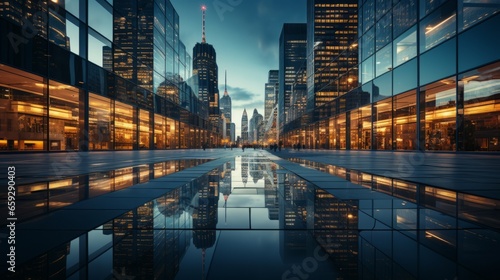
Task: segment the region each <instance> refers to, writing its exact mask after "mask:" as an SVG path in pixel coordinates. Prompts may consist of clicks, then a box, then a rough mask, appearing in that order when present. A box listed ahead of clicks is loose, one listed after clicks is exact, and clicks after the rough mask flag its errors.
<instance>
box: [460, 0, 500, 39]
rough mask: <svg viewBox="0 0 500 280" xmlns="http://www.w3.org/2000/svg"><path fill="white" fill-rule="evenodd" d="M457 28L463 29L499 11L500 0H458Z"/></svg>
mask: <svg viewBox="0 0 500 280" xmlns="http://www.w3.org/2000/svg"><path fill="white" fill-rule="evenodd" d="M458 6H459V7H460V8H459V11H458V12H459V18H460V20H459V22H458V30H459V31H462V30H465V29H467V28H469V27H471V26H473V25H475V24H477V23H479V22H481V21H483V20H485V19H487V18H488V17H490V16H492V15H494V14H497V13H498V12H500V0H487V1H484V0H459V1H458Z"/></svg>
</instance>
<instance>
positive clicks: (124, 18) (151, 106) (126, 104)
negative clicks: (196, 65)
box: [0, 0, 218, 151]
mask: <svg viewBox="0 0 500 280" xmlns="http://www.w3.org/2000/svg"><path fill="white" fill-rule="evenodd" d="M34 15H36V17H38V18H39V19H40V20H37V21H35V24H34V25H33V27H34V29H33V30H32V32H26V31H25V28H26V26H24V25H23V24H24V23H23V22H27V21H29V20H30V19H32V18H33V16H34ZM28 17H30V18H28ZM44 19H46V20H45V23H44V21H43V20H44ZM0 21H1V24H0V26H2V28H1V30H0V32H1V35H2V37H3V38H6V40H2V41H1V43H0V44H1V45H0V50H1V52H0V91H2V94H1V96H0V107H2V108H3V109H2V110H1V113H0V149H1V150H3V151H12V150H17V151H25V150H38V151H59V150H77V151H86V150H131V149H175V148H194V147H200V143H202V142H203V141H204V139H207V138H217V137H218V136H217V134H216V133H214V132H213V129H212V128H211V127H210V125H209V123H208V120H207V119H206V118H202V117H200V115H199V114H198V112H197V111H195V110H194V109H200V111H202V110H201V108H200V107H201V106H202V105H201V104H195V103H193V102H191V103H192V104H191V105H190V106H188V108H189V110H188V109H186V108H185V107H181V104H180V100H181V99H183V100H185V99H189V100H191V101H193V100H194V99H195V98H194V97H195V95H194V92H193V91H192V89H190V86H189V85H187V84H186V81H188V80H189V77H190V75H191V74H190V66H189V65H190V63H191V58H190V56H189V55H188V54H187V53H186V51H185V47H184V45H183V44H182V42H181V41H180V40H179V16H178V14H177V13H176V11H175V9H174V8H173V6H172V4H171V3H170V1H153V0H148V1H141V2H140V5H139V1H125V2H123V1H121V2H120V1H115V2H114V3H113V2H112V1H100V0H89V1H66V2H61V1H59V2H57V1H48V2H43V1H40V2H36V3H35V2H33V1H28V2H23V3H21V2H19V1H4V2H3V5H1V6H0ZM181 97H182V98H181ZM190 110H191V111H190Z"/></svg>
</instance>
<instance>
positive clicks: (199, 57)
mask: <svg viewBox="0 0 500 280" xmlns="http://www.w3.org/2000/svg"><path fill="white" fill-rule="evenodd" d="M205 12H206V7H205V6H202V14H203V19H202V23H203V30H202V38H201V43H197V44H196V45H195V46H194V48H193V74H195V75H197V76H198V98H199V99H200V101H201V102H202V103H203V104H204V106H206V107H208V115H209V119H210V123H211V124H212V126H213V127H215V128H216V129H217V130H219V127H220V126H219V122H220V108H219V84H218V83H219V79H218V77H219V74H218V73H219V67H218V66H217V53H216V52H215V49H214V47H213V46H212V45H210V44H208V43H207V41H206V33H205ZM217 142H218V141H217V139H214V138H211V139H210V145H215V144H217Z"/></svg>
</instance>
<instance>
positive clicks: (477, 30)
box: [458, 16, 500, 72]
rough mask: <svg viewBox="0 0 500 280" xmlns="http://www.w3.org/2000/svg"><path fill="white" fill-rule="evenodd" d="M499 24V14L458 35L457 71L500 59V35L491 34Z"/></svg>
mask: <svg viewBox="0 0 500 280" xmlns="http://www.w3.org/2000/svg"><path fill="white" fill-rule="evenodd" d="M499 26H500V16H495V17H493V18H491V19H489V20H487V21H485V22H483V23H481V24H479V25H477V26H474V28H472V29H470V30H467V31H466V32H463V33H462V34H460V35H459V36H458V69H459V72H462V71H466V70H470V69H474V68H476V67H479V66H482V65H485V64H487V63H490V62H493V61H496V60H499V59H500V52H499V51H498V46H500V36H492V30H496V29H498V27H499Z"/></svg>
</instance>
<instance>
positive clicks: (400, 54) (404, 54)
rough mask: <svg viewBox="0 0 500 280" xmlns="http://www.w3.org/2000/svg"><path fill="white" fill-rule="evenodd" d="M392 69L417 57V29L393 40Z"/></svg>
mask: <svg viewBox="0 0 500 280" xmlns="http://www.w3.org/2000/svg"><path fill="white" fill-rule="evenodd" d="M393 53H394V67H397V66H398V65H400V64H403V63H405V62H406V61H408V60H410V59H412V58H414V57H415V56H417V28H416V27H413V28H411V29H410V30H408V31H406V32H405V33H404V34H403V35H401V36H399V38H397V39H396V40H394V51H393Z"/></svg>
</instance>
